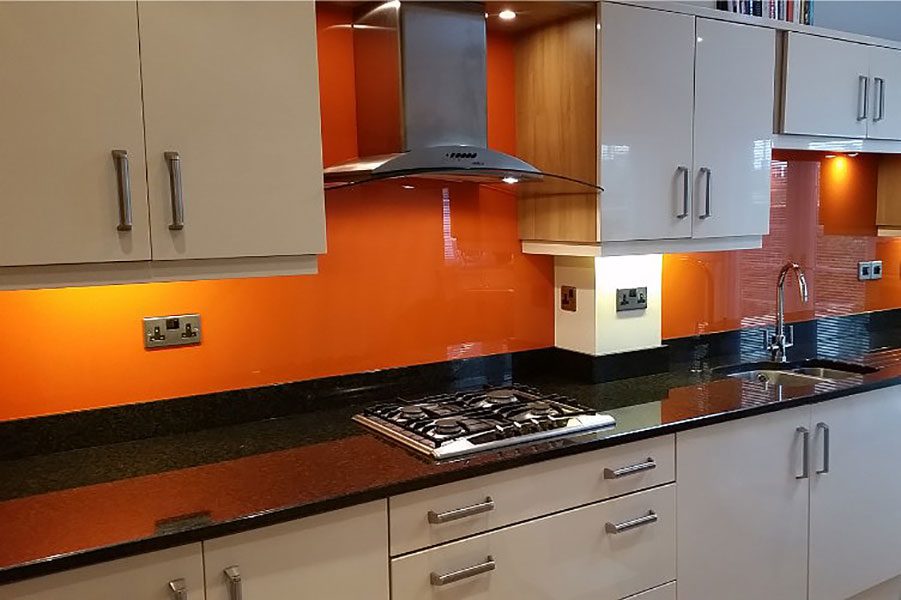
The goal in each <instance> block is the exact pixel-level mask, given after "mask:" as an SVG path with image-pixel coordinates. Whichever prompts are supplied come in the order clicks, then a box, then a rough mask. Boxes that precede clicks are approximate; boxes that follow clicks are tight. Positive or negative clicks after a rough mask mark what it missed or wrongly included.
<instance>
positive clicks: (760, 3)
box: [716, 0, 814, 25]
mask: <svg viewBox="0 0 901 600" xmlns="http://www.w3.org/2000/svg"><path fill="white" fill-rule="evenodd" d="M813 7H814V0H716V8H717V9H719V10H725V11H728V12H733V13H737V14H740V15H750V16H756V17H763V18H765V19H773V20H775V21H787V22H789V23H799V24H802V25H813Z"/></svg>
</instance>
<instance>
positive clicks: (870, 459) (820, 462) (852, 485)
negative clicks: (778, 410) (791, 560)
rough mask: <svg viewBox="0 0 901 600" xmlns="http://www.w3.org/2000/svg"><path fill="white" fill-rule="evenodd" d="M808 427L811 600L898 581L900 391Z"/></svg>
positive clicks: (841, 407)
mask: <svg viewBox="0 0 901 600" xmlns="http://www.w3.org/2000/svg"><path fill="white" fill-rule="evenodd" d="M811 423H812V425H813V429H812V435H813V437H812V441H811V443H812V460H811V463H812V464H811V475H810V490H811V493H810V596H809V598H810V600H845V599H846V598H849V597H851V596H854V595H855V594H858V593H860V592H863V591H864V590H866V589H868V588H871V587H873V586H875V585H877V584H879V583H881V582H883V581H886V580H888V579H891V578H893V577H896V576H898V575H901V477H898V474H897V469H896V468H895V465H894V463H895V460H896V458H897V457H898V456H901V436H899V435H898V431H899V429H901V390H899V389H898V388H894V387H890V388H885V389H881V390H875V391H872V392H867V393H864V394H860V395H857V396H851V397H847V398H838V399H836V400H830V401H829V402H824V403H822V404H817V405H814V406H813V417H812V421H811ZM680 477H681V473H680ZM896 589H897V588H896ZM894 598H898V595H897V594H896V595H895V596H894Z"/></svg>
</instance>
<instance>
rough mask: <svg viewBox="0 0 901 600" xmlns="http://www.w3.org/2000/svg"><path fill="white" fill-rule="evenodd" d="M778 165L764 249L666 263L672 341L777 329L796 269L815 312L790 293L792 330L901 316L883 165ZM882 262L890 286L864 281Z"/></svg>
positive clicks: (860, 159)
mask: <svg viewBox="0 0 901 600" xmlns="http://www.w3.org/2000/svg"><path fill="white" fill-rule="evenodd" d="M773 159H774V160H773V166H772V207H771V209H770V235H768V236H766V237H764V238H763V247H762V248H761V249H759V250H745V251H735V252H710V253H703V254H675V255H669V256H665V257H664V259H663V337H664V338H675V337H683V336H691V335H697V334H698V333H705V332H716V331H727V330H732V329H738V328H740V327H751V326H757V325H762V324H765V323H772V322H773V318H774V317H773V315H774V313H775V310H776V276H777V274H778V272H779V268H780V267H781V266H782V264H784V263H785V262H786V261H788V260H794V261H795V262H798V263H800V264H801V265H802V266H803V267H804V272H805V273H806V275H807V281H808V283H809V284H810V301H809V303H808V304H806V305H805V304H802V303H801V302H800V299H799V296H798V293H797V291H796V289H795V287H794V286H795V285H796V284H795V283H794V282H792V281H790V282H789V283H787V284H786V285H787V289H786V316H787V318H788V319H789V320H796V321H797V320H804V319H811V318H814V317H823V316H830V315H845V314H851V313H859V312H865V311H871V310H882V309H887V308H897V307H899V306H901V278H899V270H901V240H898V239H890V238H877V237H876V226H875V223H876V180H877V171H878V161H879V157H878V156H875V155H864V154H861V155H858V156H854V157H851V156H845V155H835V156H833V155H827V154H824V153H814V152H787V151H777V152H775V153H774V156H773ZM874 259H881V260H882V261H883V271H884V275H883V278H882V279H881V280H879V281H869V282H863V281H857V262H858V261H862V260H874Z"/></svg>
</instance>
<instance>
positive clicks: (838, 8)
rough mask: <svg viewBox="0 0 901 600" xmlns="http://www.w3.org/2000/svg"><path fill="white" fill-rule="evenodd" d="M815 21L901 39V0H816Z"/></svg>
mask: <svg viewBox="0 0 901 600" xmlns="http://www.w3.org/2000/svg"><path fill="white" fill-rule="evenodd" d="M813 6H814V10H813V24H814V25H816V26H818V27H828V28H829V29H839V30H841V31H850V32H852V33H860V34H864V35H872V36H875V37H881V38H887V39H890V40H898V41H901V1H898V0H814V5H813Z"/></svg>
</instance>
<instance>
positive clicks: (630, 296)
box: [616, 287, 648, 312]
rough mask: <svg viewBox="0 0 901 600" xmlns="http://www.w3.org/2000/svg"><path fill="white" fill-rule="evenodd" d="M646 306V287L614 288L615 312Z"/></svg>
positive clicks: (642, 308)
mask: <svg viewBox="0 0 901 600" xmlns="http://www.w3.org/2000/svg"><path fill="white" fill-rule="evenodd" d="M647 307H648V288H646V287H636V288H619V289H617V290H616V312H622V311H624V310H644V309H646V308H647Z"/></svg>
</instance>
